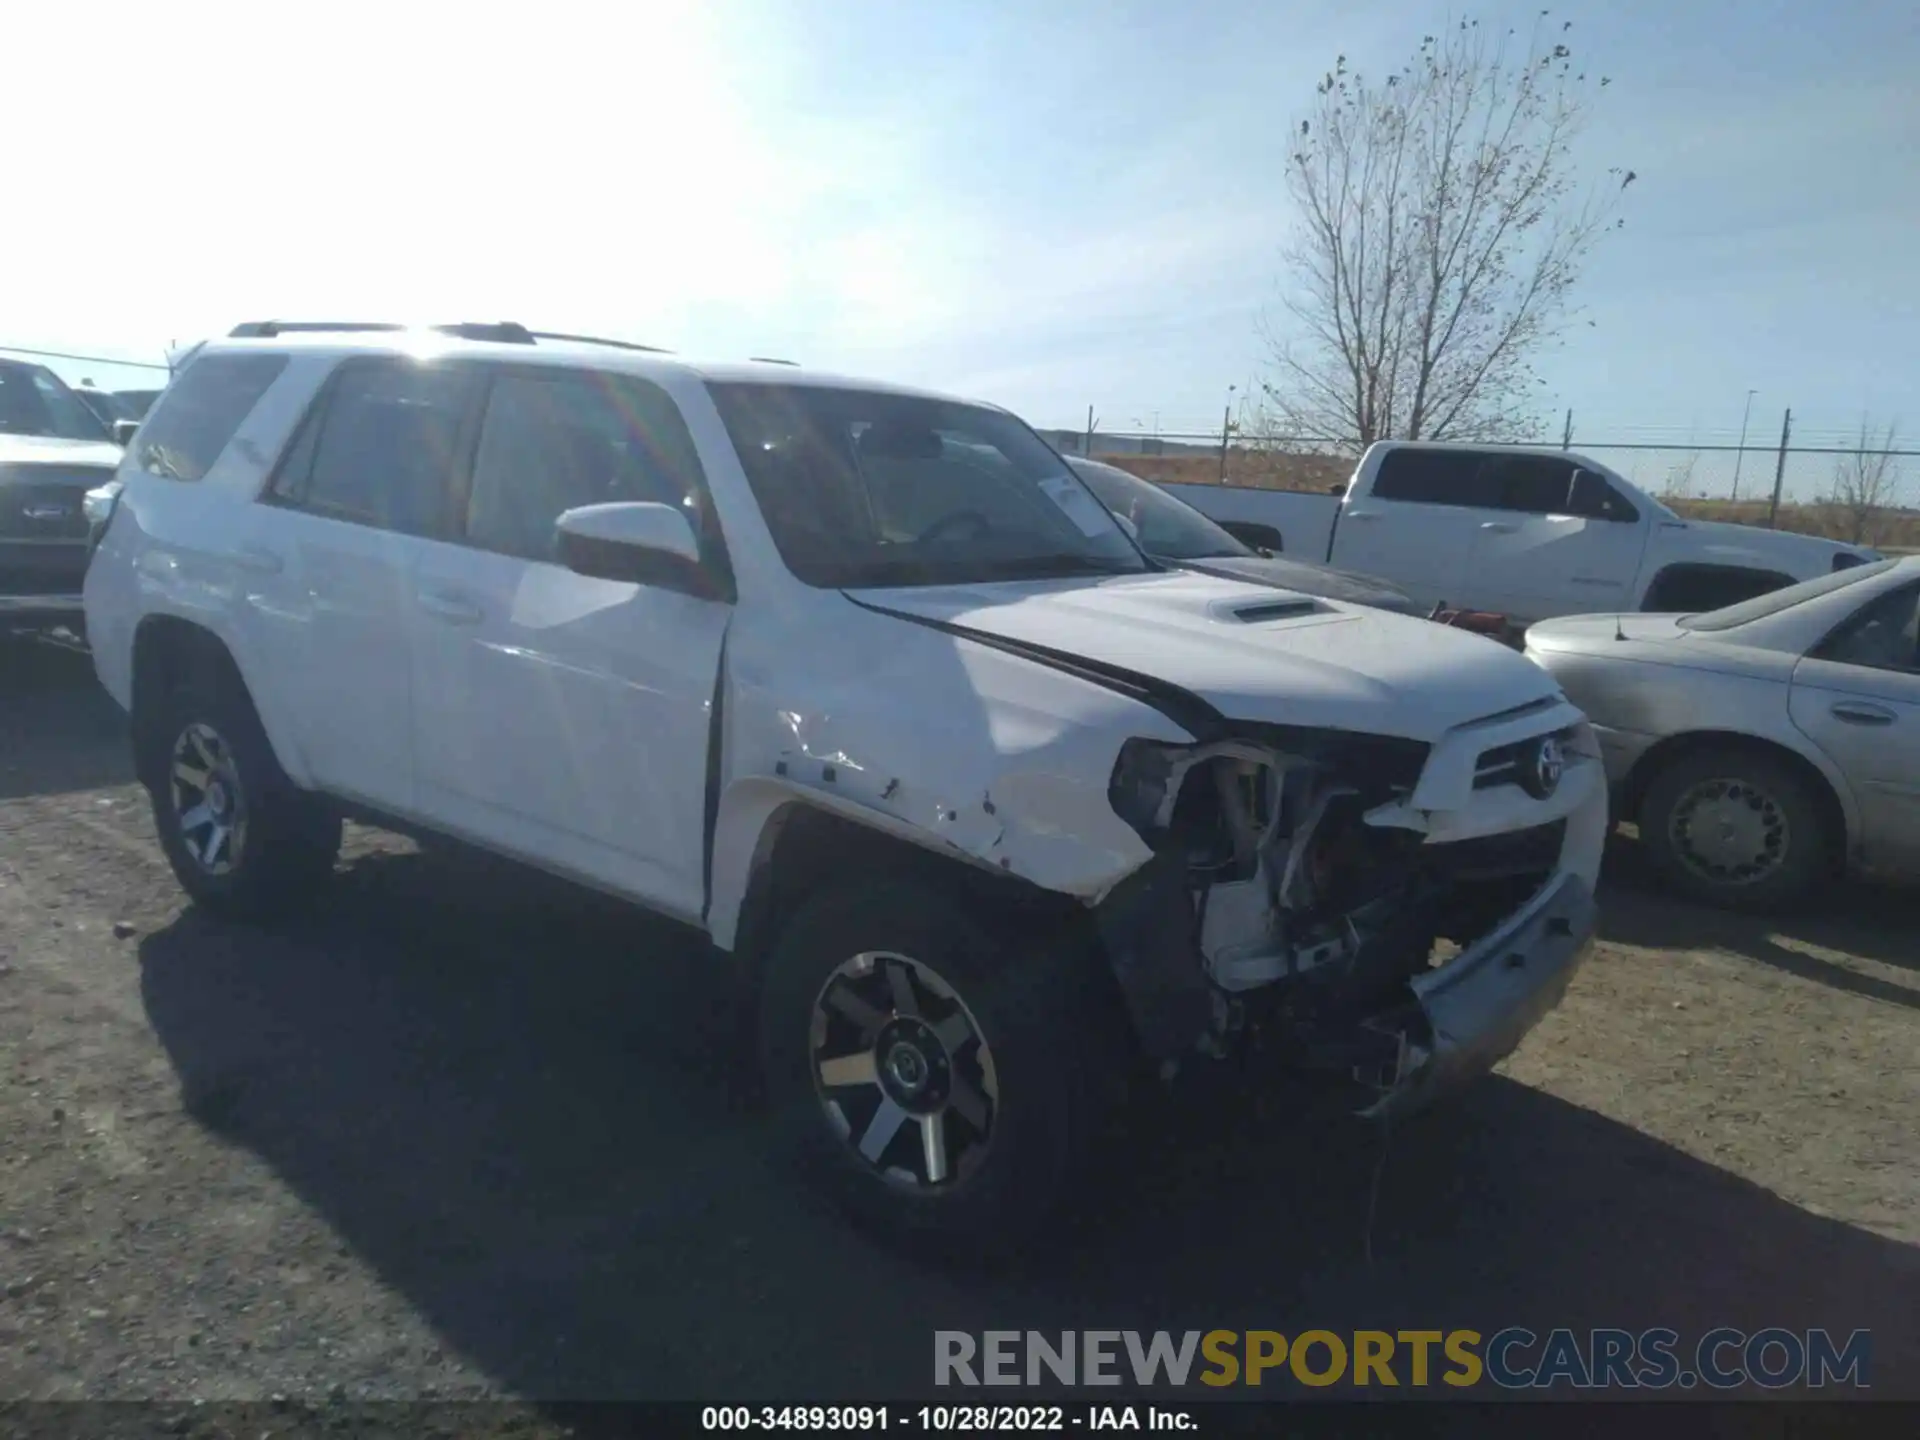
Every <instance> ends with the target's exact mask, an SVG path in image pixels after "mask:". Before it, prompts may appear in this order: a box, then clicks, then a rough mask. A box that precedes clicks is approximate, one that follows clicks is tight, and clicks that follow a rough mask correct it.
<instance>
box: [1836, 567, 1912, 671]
mask: <svg viewBox="0 0 1920 1440" xmlns="http://www.w3.org/2000/svg"><path fill="white" fill-rule="evenodd" d="M1815 653H1816V654H1817V655H1818V656H1819V657H1820V658H1821V659H1822V660H1831V661H1833V662H1834V663H1835V664H1837V665H1861V666H1865V667H1866V668H1868V669H1870V670H1901V671H1905V672H1906V673H1908V674H1916V673H1920V585H1909V586H1907V587H1906V588H1905V589H1904V590H1896V591H1894V592H1893V593H1892V594H1891V595H1882V596H1881V597H1880V598H1879V599H1878V600H1875V601H1874V602H1873V603H1872V604H1870V605H1868V606H1867V607H1866V608H1865V609H1863V610H1862V611H1861V612H1860V613H1859V614H1858V615H1855V616H1854V617H1853V618H1852V619H1851V620H1849V621H1847V623H1846V624H1844V625H1842V626H1841V627H1840V628H1839V629H1838V630H1835V631H1834V632H1833V634H1832V635H1830V636H1828V637H1827V640H1826V643H1825V644H1823V645H1821V647H1820V648H1819V650H1817V651H1816V652H1815Z"/></svg>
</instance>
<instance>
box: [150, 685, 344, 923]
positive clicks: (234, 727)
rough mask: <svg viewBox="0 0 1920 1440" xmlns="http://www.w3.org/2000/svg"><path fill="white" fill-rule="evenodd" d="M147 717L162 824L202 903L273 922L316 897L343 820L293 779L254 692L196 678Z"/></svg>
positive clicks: (166, 844)
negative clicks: (283, 764) (266, 727)
mask: <svg viewBox="0 0 1920 1440" xmlns="http://www.w3.org/2000/svg"><path fill="white" fill-rule="evenodd" d="M142 724H143V728H147V729H148V733H147V734H146V735H145V736H143V737H142V738H143V740H144V741H145V742H146V743H147V744H149V745H151V746H152V747H153V748H152V750H151V751H150V752H149V753H150V754H152V755H153V757H154V761H155V764H154V769H153V775H152V780H151V783H150V786H149V791H148V793H149V795H150V797H151V799H152V801H153V818H154V827H155V829H156V830H158V832H159V835H160V847H161V849H162V850H164V851H165V852H166V856H167V861H168V863H169V864H170V865H171V866H172V867H173V873H174V875H175V876H176V877H177V878H178V879H179V881H180V886H181V888H182V889H183V890H185V891H186V892H187V894H188V895H189V896H191V897H192V898H193V900H194V903H196V904H198V905H202V906H204V907H206V908H207V909H208V910H211V911H214V912H216V913H219V914H223V915H229V916H233V917H236V918H244V919H250V920H265V919H270V918H273V917H274V916H276V915H279V914H282V913H284V912H286V911H287V910H288V909H290V908H292V907H294V906H295V905H297V904H298V903H300V902H302V901H304V900H306V899H308V898H310V897H311V895H312V894H313V892H314V891H315V890H316V889H317V888H318V887H319V886H320V885H321V884H323V883H324V882H325V880H326V877H327V876H328V874H329V873H330V872H331V871H332V869H333V862H334V859H335V857H336V856H338V854H339V852H340V820H339V817H338V816H336V815H333V814H331V813H329V812H328V811H327V810H326V809H325V808H323V807H322V806H321V805H320V804H319V802H318V801H316V800H315V799H313V798H312V797H311V796H309V795H306V794H304V793H303V792H301V791H300V790H299V789H298V788H297V787H296V786H295V785H294V784H293V782H292V781H291V780H289V779H288V778H287V775H286V772H285V771H283V770H282V769H281V768H280V763H279V761H278V760H276V759H275V758H274V754H273V747H272V746H271V744H269V742H268V740H267V736H266V732H265V731H264V730H263V729H262V728H261V725H260V719H259V716H258V715H256V714H255V713H254V709H253V704H252V701H251V700H250V699H249V698H248V697H247V694H246V692H245V690H244V689H243V688H241V686H240V685H239V684H238V683H237V682H235V681H232V680H212V681H201V682H191V683H187V684H184V685H181V686H178V687H175V688H173V689H170V690H168V691H167V692H166V693H165V694H164V695H162V696H161V698H160V701H159V703H158V704H157V705H156V706H155V707H154V709H153V712H152V713H151V714H150V715H147V716H144V717H142ZM148 727H150V728H148Z"/></svg>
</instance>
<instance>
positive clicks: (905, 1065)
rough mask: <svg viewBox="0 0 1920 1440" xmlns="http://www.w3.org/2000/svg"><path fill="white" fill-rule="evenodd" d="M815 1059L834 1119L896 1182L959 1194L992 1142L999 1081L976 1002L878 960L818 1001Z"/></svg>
mask: <svg viewBox="0 0 1920 1440" xmlns="http://www.w3.org/2000/svg"><path fill="white" fill-rule="evenodd" d="M809 1040H810V1045H809V1050H810V1054H811V1057H812V1062H813V1074H814V1088H815V1091H816V1092H817V1094H818V1096H819V1099H820V1104H821V1106H822V1108H823V1109H824V1110H825V1112H826V1118H827V1121H828V1123H829V1124H830V1125H832V1126H833V1128H834V1130H835V1131H836V1132H837V1133H838V1134H839V1135H840V1136H841V1138H842V1139H843V1140H845V1141H846V1143H847V1145H848V1147H849V1148H850V1149H851V1150H852V1152H853V1153H854V1154H855V1155H856V1156H857V1157H858V1158H859V1159H860V1160H861V1161H862V1162H863V1163H864V1164H866V1165H867V1166H869V1167H870V1168H871V1169H873V1170H874V1171H876V1172H877V1173H878V1174H879V1175H880V1176H882V1177H883V1178H884V1179H886V1180H887V1181H888V1182H890V1183H893V1184H897V1185H902V1186H906V1187H908V1188H911V1189H917V1190H933V1189H939V1188H944V1187H947V1186H951V1185H953V1184H955V1183H957V1182H959V1181H961V1180H964V1179H965V1178H966V1177H967V1175H969V1174H970V1173H972V1171H973V1170H975V1169H976V1168H977V1167H978V1166H979V1164H980V1163H981V1161H982V1160H984V1159H985V1158H986V1155H987V1152H988V1150H989V1149H990V1148H991V1146H992V1144H993V1136H994V1124H995V1120H996V1118H997V1116H998V1113H999V1105H1000V1099H999V1080H998V1077H997V1076H996V1074H995V1072H994V1064H993V1052H992V1050H991V1049H990V1048H989V1047H988V1045H987V1042H986V1039H985V1036H984V1035H983V1034H982V1032H981V1029H980V1025H979V1022H978V1021H977V1020H976V1019H975V1018H974V1015H973V1012H972V1011H971V1010H969V1009H968V1008H967V1006H966V1003H965V1002H964V1001H963V1000H962V999H961V998H960V996H959V994H958V993H957V992H956V991H955V990H954V988H953V987H952V986H951V985H949V984H948V983H947V982H946V981H945V980H944V979H943V978H942V977H941V976H940V975H939V974H938V973H937V972H936V971H935V970H934V969H933V968H932V967H931V966H930V965H927V964H925V963H924V962H922V961H918V960H914V959H912V958H910V957H908V956H905V955H898V954H893V953H888V952H868V953H864V954H860V955H856V956H854V957H853V958H852V959H850V960H847V961H845V962H844V963H842V964H841V965H839V966H838V967H836V968H835V970H834V972H833V973H832V974H831V975H830V976H828V977H827V982H826V984H825V985H823V986H822V987H821V988H820V993H819V994H818V996H817V997H816V998H815V1000H814V1006H813V1018H812V1030H811V1034H810V1037H809Z"/></svg>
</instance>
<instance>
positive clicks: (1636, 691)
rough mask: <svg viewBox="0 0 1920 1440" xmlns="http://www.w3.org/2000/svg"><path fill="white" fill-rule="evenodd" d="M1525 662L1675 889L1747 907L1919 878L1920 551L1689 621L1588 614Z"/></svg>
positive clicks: (1545, 635) (1566, 624) (1532, 640)
mask: <svg viewBox="0 0 1920 1440" xmlns="http://www.w3.org/2000/svg"><path fill="white" fill-rule="evenodd" d="M1527 654H1528V655H1529V656H1531V657H1532V658H1533V659H1534V660H1535V661H1536V662H1538V663H1539V664H1540V665H1542V666H1544V667H1545V668H1546V669H1547V670H1548V671H1549V672H1550V673H1551V674H1552V675H1553V677H1554V679H1556V680H1558V681H1559V682H1560V685H1561V688H1562V689H1564V690H1565V691H1566V693H1567V696H1568V698H1569V699H1571V700H1572V701H1573V702H1574V704H1576V705H1578V706H1579V707H1580V708H1581V709H1583V710H1585V711H1586V712H1587V715H1588V717H1589V718H1590V719H1591V720H1592V721H1593V724H1594V731H1595V734H1596V735H1597V737H1598V739H1599V743H1600V746H1601V751H1602V754H1603V757H1604V759H1605V763H1606V768H1607V778H1608V780H1609V782H1610V784H1611V787H1612V789H1613V791H1614V795H1615V814H1616V815H1617V816H1619V817H1620V818H1622V819H1629V820H1633V821H1636V822H1637V823H1638V824H1639V827H1640V838H1641V842H1642V844H1643V845H1644V846H1645V848H1646V851H1647V854H1648V856H1649V857H1650V858H1651V860H1652V861H1653V863H1654V865H1655V867H1656V868H1657V869H1658V871H1659V872H1660V873H1661V875H1662V876H1663V877H1664V878H1665V879H1666V880H1667V881H1668V882H1669V883H1670V884H1671V885H1672V886H1673V887H1674V888H1676V889H1678V890H1680V891H1681V892H1683V893H1685V894H1688V895H1691V896H1693V897H1695V898H1697V899H1701V900H1705V901H1708V902H1711V903H1713V904H1717V905H1724V906H1728V907H1732V908H1739V909H1768V908H1773V907H1777V906H1781V905H1785V904H1788V903H1790V902H1792V901H1794V900H1796V899H1800V898H1803V897H1804V896H1805V895H1806V894H1807V893H1808V891H1809V890H1811V889H1812V888H1813V887H1814V886H1816V885H1818V884H1819V883H1821V882H1822V881H1823V880H1826V879H1829V878H1831V877H1833V876H1834V875H1836V874H1839V873H1841V872H1842V871H1844V870H1847V869H1850V868H1858V869H1869V870H1876V871H1892V872H1896V873H1905V874H1908V875H1912V874H1915V873H1920V556H1911V557H1908V558H1906V559H1904V560H1881V561H1876V562H1874V563H1871V564H1867V565H1862V566H1859V567H1857V568H1855V569H1851V570H1841V571H1837V572H1835V573H1834V574H1832V575H1826V576H1822V577H1821V578H1820V579H1817V580H1808V581H1805V582H1803V583H1801V584H1799V585H1792V586H1789V587H1787V588H1786V589H1784V590H1776V591H1773V592H1772V593H1771V594H1767V595H1762V596H1760V597H1759V598H1757V599H1753V600H1746V601H1742V602H1741V603H1740V604H1738V605H1730V606H1728V607H1727V608H1725V609H1723V610H1712V611H1708V612H1706V613H1704V614H1699V615H1619V616H1614V615H1586V616H1580V617H1577V618H1569V619H1563V620H1547V621H1543V622H1541V623H1540V624H1537V625H1535V626H1533V627H1532V628H1531V629H1530V630H1528V631H1527Z"/></svg>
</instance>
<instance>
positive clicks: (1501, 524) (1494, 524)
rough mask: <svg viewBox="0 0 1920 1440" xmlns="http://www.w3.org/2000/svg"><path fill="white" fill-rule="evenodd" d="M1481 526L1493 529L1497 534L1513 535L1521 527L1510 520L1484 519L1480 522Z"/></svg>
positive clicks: (1484, 528)
mask: <svg viewBox="0 0 1920 1440" xmlns="http://www.w3.org/2000/svg"><path fill="white" fill-rule="evenodd" d="M1480 528H1481V529H1482V530H1491V531H1492V532H1493V533H1494V534H1496V535H1511V534H1512V533H1513V532H1514V531H1515V530H1517V529H1519V528H1520V527H1519V526H1517V525H1515V524H1514V523H1513V522H1512V521H1510V520H1483V521H1481V522H1480Z"/></svg>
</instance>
